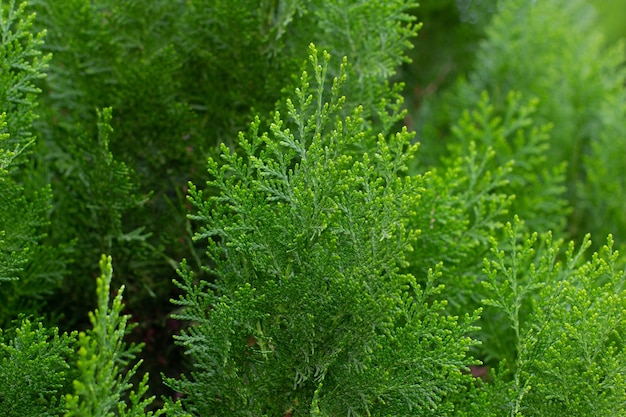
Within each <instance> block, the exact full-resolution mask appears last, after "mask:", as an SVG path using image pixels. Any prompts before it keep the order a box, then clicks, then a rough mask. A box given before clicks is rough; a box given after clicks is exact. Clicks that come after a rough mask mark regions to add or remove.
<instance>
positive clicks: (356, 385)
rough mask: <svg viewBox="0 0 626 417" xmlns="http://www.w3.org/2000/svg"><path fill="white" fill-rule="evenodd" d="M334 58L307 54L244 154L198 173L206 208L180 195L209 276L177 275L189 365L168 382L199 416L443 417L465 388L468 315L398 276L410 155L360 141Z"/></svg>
mask: <svg viewBox="0 0 626 417" xmlns="http://www.w3.org/2000/svg"><path fill="white" fill-rule="evenodd" d="M329 58H330V57H329V56H328V55H327V54H326V53H324V54H323V58H322V60H321V62H319V61H318V53H317V51H316V50H315V49H312V50H311V58H310V59H311V63H312V67H313V76H312V77H311V76H309V75H308V74H307V73H306V72H305V73H303V76H302V78H301V85H300V87H299V88H297V89H296V91H295V94H294V95H293V96H292V98H291V99H288V100H287V101H286V103H285V105H284V107H285V108H286V109H287V111H286V115H285V116H283V115H281V114H279V113H278V112H276V113H275V114H274V118H273V122H272V123H271V124H270V126H269V129H268V130H267V131H264V130H262V128H261V122H260V120H259V119H257V120H256V121H255V122H254V123H253V124H252V126H251V128H250V132H249V133H248V134H247V135H246V134H241V135H240V137H239V145H240V146H241V149H242V155H238V154H237V153H234V152H232V151H230V150H229V149H228V148H227V147H225V146H223V147H222V154H221V158H222V162H221V163H218V162H217V161H214V160H210V161H209V172H210V173H211V175H212V177H213V179H212V180H211V181H209V183H208V184H207V187H208V188H209V189H212V190H216V191H217V194H215V196H213V197H209V198H208V200H206V201H205V198H204V196H203V193H202V191H199V190H197V189H196V187H195V186H191V187H190V196H191V198H190V200H191V201H192V202H193V204H194V205H195V206H196V207H197V208H198V214H197V215H195V216H194V218H195V220H196V221H199V222H201V224H202V230H201V232H200V234H199V235H198V236H197V238H198V239H201V238H208V244H209V248H208V252H207V254H208V255H209V257H210V259H211V263H212V267H211V272H212V273H214V274H215V275H217V277H218V280H217V281H216V283H215V285H212V286H209V285H208V284H207V283H206V282H200V283H195V282H194V279H193V275H192V274H191V273H190V272H189V271H188V270H187V269H186V268H185V267H184V266H183V268H182V270H181V277H182V280H181V281H180V282H179V283H178V285H179V286H180V287H181V288H182V289H183V290H184V291H185V295H183V296H182V297H181V299H179V300H178V301H176V304H178V305H180V306H182V307H184V309H183V310H182V312H181V313H180V314H178V316H177V317H178V318H180V319H186V320H190V321H191V322H192V323H194V325H192V327H190V328H189V329H188V330H187V331H186V332H185V333H184V334H183V335H182V336H180V338H179V343H180V344H181V345H182V346H184V347H185V349H186V350H187V353H188V354H189V355H190V356H191V357H192V358H193V359H194V368H193V371H192V372H191V374H190V376H189V377H185V378H183V379H182V380H180V381H173V380H170V382H169V383H170V384H171V385H172V386H173V387H174V388H175V389H177V390H179V391H180V392H183V393H184V394H185V397H184V399H183V400H182V401H181V405H182V406H183V407H184V408H185V409H186V410H187V411H189V412H192V413H193V414H194V415H224V416H226V415H228V416H237V415H240V416H244V415H245V416H251V415H285V414H287V413H291V414H292V415H294V416H304V415H312V416H313V415H316V416H333V415H351V416H365V415H390V414H393V415H403V414H411V415H446V413H447V412H449V411H450V410H451V409H452V405H451V404H450V403H447V402H446V397H447V396H448V395H450V394H452V393H455V392H457V391H459V390H460V387H461V385H462V381H463V380H464V378H466V377H465V376H463V375H462V373H461V371H462V370H463V369H464V368H465V367H466V366H468V365H470V364H471V362H472V361H471V359H469V358H467V356H466V355H467V350H468V348H469V346H471V345H472V343H473V342H471V340H470V339H469V338H467V337H466V334H467V332H468V331H469V330H471V329H472V325H471V323H472V322H473V321H474V320H475V317H465V318H464V319H463V320H460V321H458V320H457V318H455V317H449V316H446V315H444V314H442V308H443V306H444V305H445V303H443V302H441V301H434V302H433V301H431V299H433V298H435V299H436V295H437V293H438V292H439V291H440V288H439V287H438V285H437V284H435V282H436V280H437V279H438V273H436V272H432V273H430V275H429V277H428V279H427V280H426V283H425V285H424V286H423V287H420V286H418V285H417V284H416V281H415V278H414V277H413V276H411V275H410V274H406V273H404V272H403V270H404V268H405V267H406V266H407V262H406V258H405V253H406V252H408V251H410V250H411V245H412V243H413V242H415V238H416V236H417V233H418V232H417V231H410V230H408V229H407V228H406V226H407V222H408V217H407V215H408V214H410V213H411V212H412V210H413V208H414V207H415V205H416V204H418V202H419V198H420V193H421V191H422V188H421V186H422V183H423V179H422V178H421V177H419V176H413V177H409V176H405V175H404V172H405V171H406V169H407V164H408V163H409V162H410V159H411V158H412V155H413V153H414V152H415V150H416V146H415V145H410V142H409V140H410V137H411V135H410V134H409V133H408V132H406V131H405V130H403V131H401V132H399V133H397V134H385V135H383V134H376V132H375V131H373V130H366V129H364V126H366V125H367V123H365V121H364V120H363V119H362V117H361V109H360V108H359V107H357V108H353V109H350V108H346V107H344V100H345V99H344V98H343V96H342V94H341V91H342V84H343V82H344V77H345V76H344V75H343V71H345V70H344V69H343V68H345V64H344V66H342V72H341V73H340V76H339V77H337V78H335V79H334V80H333V83H332V87H331V88H330V90H327V89H326V88H325V83H326V71H327V66H328V60H329ZM311 81H313V83H312V85H311ZM389 94H391V93H389ZM388 99H393V100H396V98H394V97H393V96H389V98H388ZM391 108H392V109H396V110H397V108H398V106H397V105H392V106H391ZM346 113H347V114H349V116H343V114H346ZM378 116H379V117H380V118H381V119H382V120H387V121H391V120H393V119H395V120H397V119H398V118H400V117H402V115H401V114H399V113H397V111H396V112H392V113H391V114H388V113H386V114H383V113H381V114H379V115H378ZM387 125H388V126H391V125H392V123H387ZM362 149H365V152H363V151H362Z"/></svg>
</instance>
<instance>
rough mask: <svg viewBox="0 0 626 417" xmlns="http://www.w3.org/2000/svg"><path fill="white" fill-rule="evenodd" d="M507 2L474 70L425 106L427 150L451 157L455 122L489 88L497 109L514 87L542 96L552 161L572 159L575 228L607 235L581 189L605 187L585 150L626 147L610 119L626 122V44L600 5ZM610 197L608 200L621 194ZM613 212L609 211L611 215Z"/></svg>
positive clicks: (540, 120) (540, 116) (422, 133)
mask: <svg viewBox="0 0 626 417" xmlns="http://www.w3.org/2000/svg"><path fill="white" fill-rule="evenodd" d="M501 5H502V7H501V8H500V10H499V11H498V13H497V14H496V15H494V17H493V20H492V21H491V23H490V24H489V25H488V27H487V29H486V35H487V38H486V39H485V40H484V41H483V42H482V43H481V44H480V48H479V49H478V51H477V55H476V60H475V63H474V69H473V70H472V71H471V72H470V73H469V74H468V76H467V77H466V78H462V79H461V80H459V82H458V83H457V85H455V87H454V88H453V89H451V90H450V91H448V92H447V93H445V94H443V95H442V96H441V98H440V99H436V100H435V101H431V102H429V103H428V104H426V105H424V106H423V108H422V117H423V119H421V120H427V121H426V122H425V125H424V126H423V127H420V128H419V133H418V135H419V139H420V141H422V142H423V147H422V150H423V151H424V152H425V153H426V154H427V155H429V156H427V158H431V159H434V160H436V159H438V158H439V157H441V156H442V155H445V154H446V148H447V145H448V144H449V143H450V142H451V141H453V136H451V135H450V126H451V124H452V123H453V122H454V121H455V120H458V119H459V117H460V114H462V112H463V111H465V109H467V108H471V107H474V106H475V105H476V103H478V102H479V101H480V96H481V94H482V93H483V91H487V92H488V93H489V96H490V97H491V101H492V103H493V105H494V107H495V111H496V113H497V114H503V113H504V114H505V113H506V111H507V106H508V104H507V101H506V100H507V99H506V97H507V96H508V95H509V92H510V91H511V90H514V91H520V92H523V94H524V97H525V98H526V100H532V99H534V98H537V99H538V103H537V104H536V111H535V115H534V117H533V119H534V120H535V122H534V123H535V124H536V126H542V125H545V124H550V125H552V126H553V127H554V129H552V130H551V133H550V140H549V148H548V149H546V150H545V155H546V157H547V159H546V163H547V164H548V166H559V165H561V164H562V163H564V162H567V170H566V177H565V179H566V186H567V189H568V191H567V198H568V201H569V205H570V206H571V207H572V214H571V216H570V217H569V219H568V220H569V221H568V224H567V229H568V232H569V233H570V234H571V235H572V236H574V237H576V238H577V239H581V238H582V235H583V234H584V233H583V232H584V231H593V232H594V233H595V232H598V233H602V234H606V228H604V229H603V228H598V229H596V228H592V227H591V226H592V224H593V222H590V219H593V218H594V217H595V216H598V217H599V218H605V217H604V216H605V215H604V213H603V215H598V213H593V215H592V214H591V213H590V211H591V210H587V209H586V207H589V203H588V202H586V201H585V199H584V198H581V197H584V194H583V193H581V192H580V190H581V188H582V189H586V188H591V189H597V188H599V187H600V186H599V184H598V183H599V182H600V181H597V182H596V183H594V184H590V185H587V181H588V180H587V178H588V176H589V175H593V173H592V168H591V167H589V166H588V165H587V164H586V163H585V162H584V161H585V155H587V154H589V153H590V152H591V149H592V148H594V149H595V148H596V147H598V148H601V149H602V152H606V153H607V155H605V156H598V157H597V158H599V159H603V158H604V159H606V158H607V156H608V155H613V157H616V155H617V154H618V153H616V152H614V149H615V148H614V146H615V145H617V146H618V147H621V146H622V145H621V142H622V141H623V140H622V137H621V136H619V135H617V134H616V133H615V124H614V123H611V124H607V123H606V120H607V119H611V120H614V121H617V120H621V119H620V117H621V115H622V114H623V101H624V99H623V95H624V91H623V84H624V80H625V77H624V74H623V70H622V69H621V68H622V67H621V65H622V63H623V60H624V54H623V49H622V48H621V46H620V45H617V44H616V45H606V43H605V42H604V39H603V36H602V32H601V31H600V30H598V29H597V27H596V26H597V23H596V22H597V21H596V20H595V13H594V10H593V9H592V8H591V7H590V6H589V4H588V3H587V2H585V1H582V0H581V1H542V2H531V1H524V0H512V1H504V2H502V3H501ZM572 28H577V29H576V30H572ZM602 137H606V138H610V140H611V141H613V142H616V143H615V145H614V144H613V143H611V145H609V144H608V143H606V140H608V139H605V144H604V145H596V144H595V142H596V141H598V140H601V139H600V138H602ZM595 152H597V150H596V151H595ZM594 158H595V157H594ZM606 166H607V167H608V169H611V168H613V167H615V168H614V169H615V170H614V171H612V172H610V173H609V172H607V174H608V181H609V182H615V181H619V180H615V179H617V178H619V177H620V172H619V169H617V167H618V166H621V161H620V162H614V163H611V164H608V165H606ZM603 178H606V177H605V176H603ZM610 187H611V186H610ZM609 195H610V194H606V195H604V196H603V199H614V198H615V197H614V196H609ZM601 200H602V199H600V200H594V201H596V203H595V204H596V206H594V208H595V207H599V208H600V209H601V207H600V206H599V205H598V203H599V201H601ZM544 201H545V200H544ZM592 204H594V203H592ZM520 214H521V213H520ZM610 214H612V213H611V212H610V211H608V212H606V216H608V215H610ZM620 217H621V216H620ZM543 230H545V229H543ZM616 232H617V231H616ZM620 234H621V233H620ZM618 237H619V236H618ZM619 242H621V239H619V240H618V243H619Z"/></svg>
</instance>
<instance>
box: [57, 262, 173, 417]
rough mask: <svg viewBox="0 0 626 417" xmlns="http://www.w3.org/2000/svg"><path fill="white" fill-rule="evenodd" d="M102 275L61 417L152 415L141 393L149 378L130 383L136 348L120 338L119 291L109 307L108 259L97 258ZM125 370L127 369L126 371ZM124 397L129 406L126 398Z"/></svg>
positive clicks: (124, 327)
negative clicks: (71, 387)
mask: <svg viewBox="0 0 626 417" xmlns="http://www.w3.org/2000/svg"><path fill="white" fill-rule="evenodd" d="M100 270H101V272H102V275H101V276H100V277H99V278H98V280H97V281H98V284H97V290H96V292H97V300H98V308H97V309H96V310H95V311H94V312H93V313H90V314H89V320H90V322H91V325H92V326H93V327H92V329H90V330H87V331H86V332H80V333H79V334H78V341H77V345H78V359H77V362H76V372H77V378H76V379H75V380H74V381H73V387H74V393H73V394H68V395H67V397H66V401H67V404H66V407H67V412H66V413H65V417H109V416H120V417H121V416H128V417H133V416H148V417H149V416H153V415H160V414H161V413H156V414H155V413H151V412H150V413H147V414H146V413H145V408H146V407H147V406H149V405H150V404H151V403H152V401H153V398H146V399H142V396H143V395H144V394H145V393H146V391H147V389H148V386H147V379H148V375H147V374H145V375H144V377H143V379H142V380H141V382H139V384H138V385H137V386H136V387H135V390H133V391H130V393H128V391H129V390H131V388H133V384H132V383H131V382H130V379H131V378H132V376H133V375H134V374H135V373H136V372H137V368H138V367H139V365H140V364H141V361H138V362H137V363H136V364H134V365H133V364H132V362H133V361H134V358H135V355H136V354H137V353H138V352H139V351H140V349H141V346H140V345H130V346H129V345H127V344H126V343H125V342H124V336H125V335H126V334H127V333H128V331H129V330H130V328H129V326H128V318H129V316H127V315H121V312H122V309H123V307H124V306H123V304H122V291H123V288H121V289H120V290H119V291H118V292H117V295H116V296H115V298H114V299H113V302H112V303H111V305H109V294H110V291H111V288H110V286H111V276H112V268H111V258H110V257H106V256H102V259H101V260H100ZM129 366H130V368H127V367H129ZM127 394H128V402H126V400H125V396H126V395H127Z"/></svg>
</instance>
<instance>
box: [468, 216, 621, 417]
mask: <svg viewBox="0 0 626 417" xmlns="http://www.w3.org/2000/svg"><path fill="white" fill-rule="evenodd" d="M521 230H523V225H522V224H521V222H520V221H519V220H518V219H516V220H515V223H513V225H511V224H510V223H509V224H508V225H507V227H506V233H507V240H506V241H504V242H502V243H497V242H496V241H495V240H494V241H493V242H492V245H493V250H492V257H491V260H489V261H487V260H486V261H485V272H486V274H487V277H488V278H487V280H486V281H485V287H486V289H487V291H488V294H489V297H490V298H489V299H487V300H486V301H485V304H486V305H487V306H489V308H495V309H497V310H500V311H502V312H503V313H504V316H505V319H506V321H507V322H508V324H509V326H510V328H511V330H512V332H513V338H512V343H513V344H514V346H515V350H514V352H513V355H511V357H510V358H508V360H509V363H506V364H505V367H502V370H501V371H500V373H499V374H498V375H497V376H496V378H495V381H494V383H493V386H491V387H489V386H485V390H484V391H483V392H481V393H480V394H479V395H478V397H479V398H480V400H479V403H478V404H480V406H479V408H478V409H476V410H475V411H478V410H480V412H481V415H488V416H491V415H493V416H501V415H505V414H504V413H506V415H510V416H511V417H516V416H538V417H539V416H541V417H543V416H555V417H556V416H565V415H567V416H581V417H582V416H620V415H623V411H624V404H626V380H625V378H624V372H626V350H625V349H624V331H625V330H624V329H626V302H625V301H624V300H625V298H624V292H623V291H624V279H625V277H626V275H625V273H624V271H619V270H617V269H616V266H615V262H616V260H617V258H618V253H617V252H614V251H613V249H612V246H613V240H612V238H611V237H610V236H609V238H608V243H607V245H606V246H604V247H603V248H602V249H601V250H600V252H598V253H595V254H593V256H592V257H591V258H590V259H589V260H585V258H584V256H583V253H584V251H585V250H586V249H588V248H589V246H590V245H591V242H590V241H589V238H588V237H587V238H586V239H585V241H584V242H583V243H582V245H581V246H580V248H579V249H576V248H575V247H574V244H573V243H571V244H569V245H568V246H567V249H566V251H565V253H563V252H562V251H561V247H562V246H563V245H562V243H561V242H553V241H552V237H551V235H550V234H546V235H544V236H542V237H541V238H538V235H537V234H533V235H530V236H528V235H526V236H523V235H522V232H521ZM500 248H505V249H500ZM507 368H508V369H507ZM496 392H497V393H498V395H493V394H494V393H496ZM468 415H472V414H468Z"/></svg>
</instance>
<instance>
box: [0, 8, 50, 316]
mask: <svg viewBox="0 0 626 417" xmlns="http://www.w3.org/2000/svg"><path fill="white" fill-rule="evenodd" d="M33 19H34V15H32V14H28V13H27V12H26V11H25V4H22V5H20V6H18V7H16V6H15V2H13V1H11V2H9V3H8V4H7V5H3V7H2V9H1V10H0V31H1V35H2V36H1V39H0V285H2V287H1V289H2V291H1V292H0V326H3V325H5V324H8V323H9V322H10V321H11V320H12V319H14V318H16V317H17V315H18V314H19V313H20V312H21V313H28V312H33V311H36V310H37V309H38V307H39V306H40V303H37V302H35V303H33V302H32V298H33V297H40V296H41V295H42V294H47V293H50V292H51V291H52V290H53V289H55V288H57V287H58V284H59V281H60V279H61V275H60V273H59V265H57V264H56V261H55V259H54V258H55V256H56V254H57V253H59V249H58V248H56V247H41V246H40V243H41V241H42V240H43V237H44V235H45V227H46V226H47V219H46V212H47V211H48V210H49V202H48V201H49V199H50V190H49V188H48V187H47V186H43V187H41V186H40V185H39V184H37V183H36V182H35V181H33V179H32V178H31V176H30V175H28V174H27V173H26V171H25V170H23V169H22V167H24V166H25V165H26V164H27V156H29V155H30V154H31V152H32V144H33V142H34V141H35V138H34V136H33V133H32V126H31V125H32V122H33V120H34V119H35V118H36V116H35V114H34V108H35V96H36V93H38V92H39V90H38V89H37V88H36V87H35V85H34V83H35V81H36V80H38V79H40V78H42V77H44V75H45V74H44V73H43V71H44V69H45V68H46V65H47V64H46V63H47V61H48V59H49V56H43V57H42V54H41V51H40V48H41V45H42V43H43V36H44V32H39V33H37V34H33V33H32V25H33ZM2 281H12V282H2Z"/></svg>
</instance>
